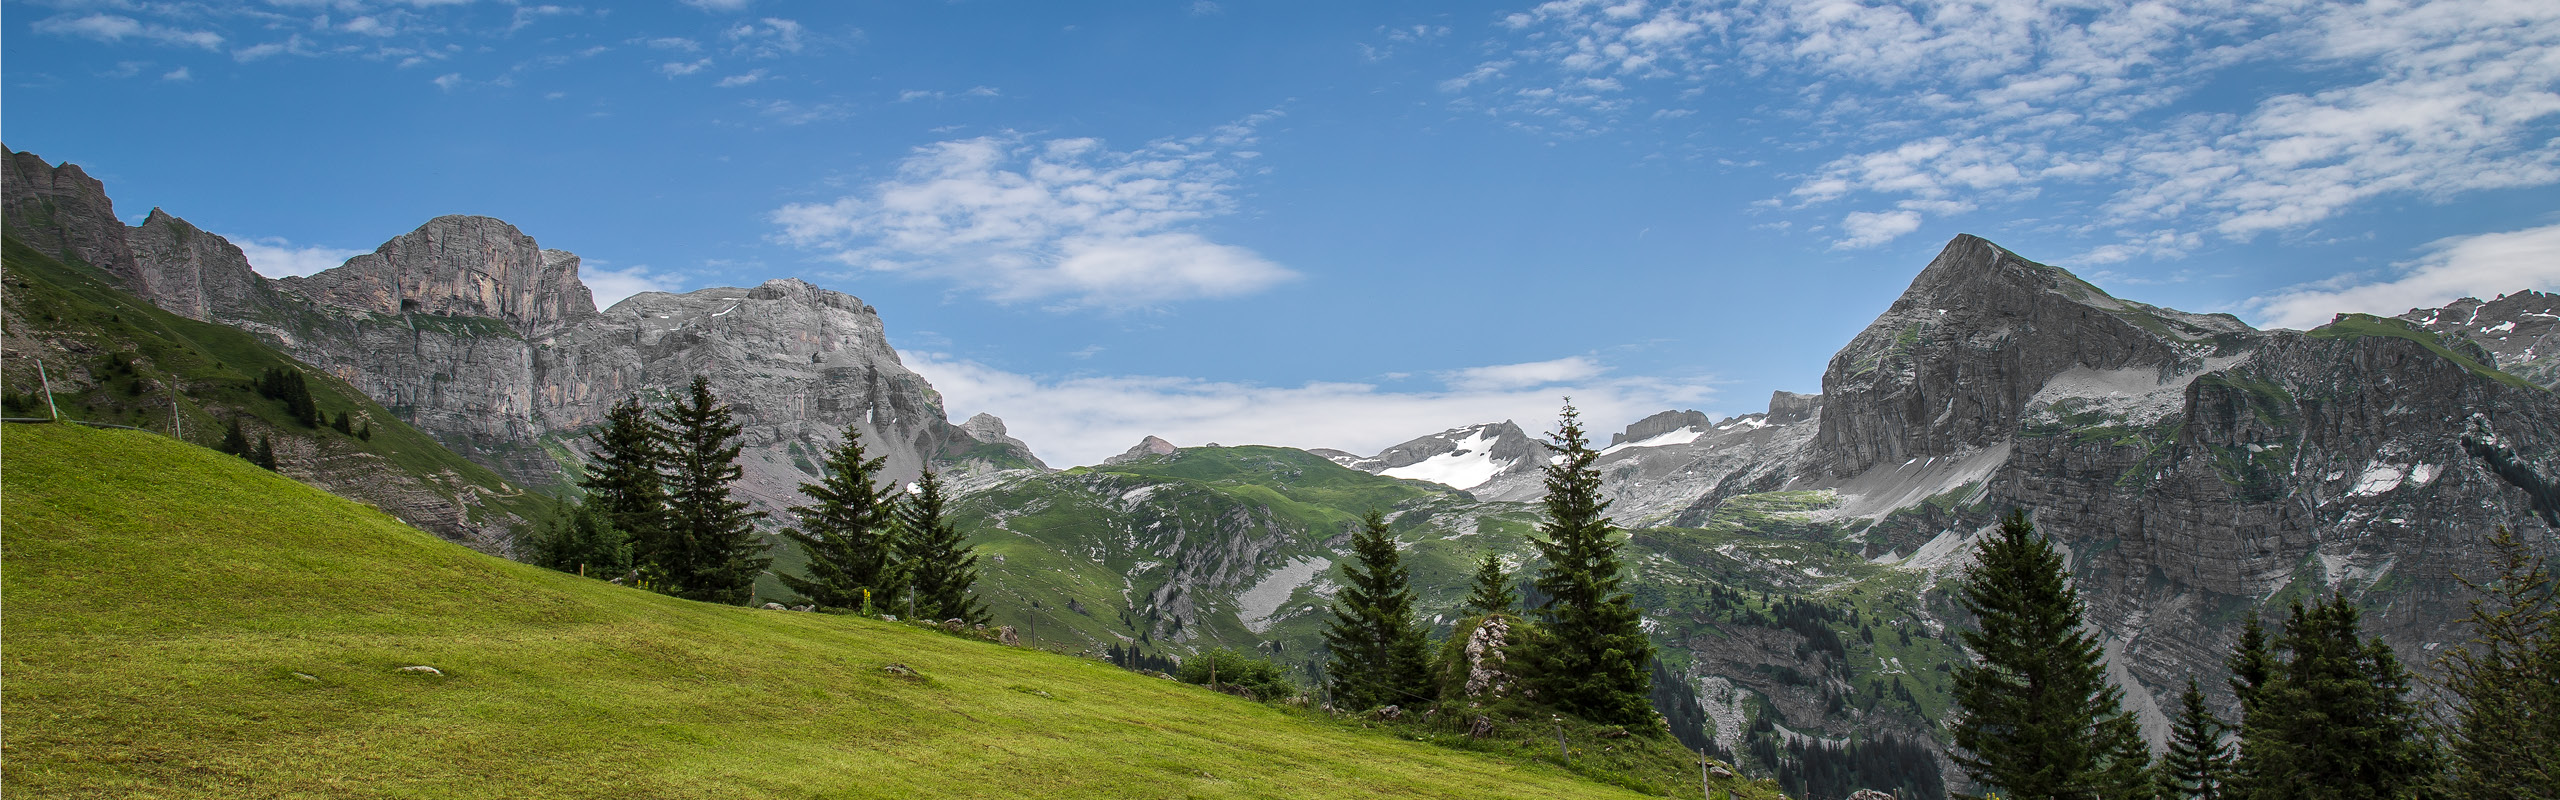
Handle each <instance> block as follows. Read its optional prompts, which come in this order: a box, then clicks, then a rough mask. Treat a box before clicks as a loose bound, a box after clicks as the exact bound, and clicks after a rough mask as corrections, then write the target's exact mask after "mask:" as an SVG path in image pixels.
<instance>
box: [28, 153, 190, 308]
mask: <svg viewBox="0 0 2560 800" xmlns="http://www.w3.org/2000/svg"><path fill="white" fill-rule="evenodd" d="M0 198H6V202H5V206H6V208H5V215H6V216H7V217H8V228H9V233H10V234H12V235H14V236H17V237H18V240H19V241H22V242H26V243H27V245H28V246H31V247H34V248H35V249H37V250H39V251H42V252H43V253H44V254H45V255H48V256H52V257H54V258H58V259H61V260H63V261H66V262H70V261H76V262H79V263H82V264H87V265H89V266H92V267H96V268H98V269H99V270H101V271H104V272H106V273H107V275H108V276H110V277H113V278H115V279H116V281H117V282H118V283H120V284H122V286H121V287H120V288H123V289H125V290H126V291H130V292H133V293H135V294H138V295H142V296H144V297H152V296H153V295H154V293H153V291H152V287H151V286H150V284H149V282H147V281H145V280H144V279H143V273H142V269H141V267H140V266H139V265H137V264H136V263H135V262H134V258H133V249H132V248H130V247H128V246H126V244H125V239H124V224H123V223H120V222H117V221H116V209H115V204H114V203H113V202H110V201H109V200H108V199H107V188H106V186H105V185H104V184H101V183H99V182H98V179H96V178H92V177H89V173H87V172H83V171H81V169H80V165H78V164H72V163H68V162H66V163H64V164H62V165H61V166H53V165H50V164H46V163H45V160H44V158H43V157H41V156H38V155H36V154H34V153H21V152H17V151H14V150H10V149H8V147H7V146H5V145H0Z"/></svg>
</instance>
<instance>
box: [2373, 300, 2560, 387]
mask: <svg viewBox="0 0 2560 800" xmlns="http://www.w3.org/2000/svg"><path fill="white" fill-rule="evenodd" d="M2399 318H2400V319H2404V320H2408V321H2410V322H2413V323H2416V324H2417V325H2418V327H2421V328H2425V329H2427V330H2429V331H2433V332H2435V333H2437V334H2440V335H2447V336H2457V337H2460V338H2461V339H2462V340H2464V341H2468V342H2471V343H2473V344H2476V345H2478V346H2479V347H2480V349H2481V350H2482V351H2485V352H2486V353H2487V354H2488V355H2489V356H2490V358H2492V359H2495V363H2494V364H2493V366H2496V367H2497V368H2498V369H2500V370H2503V371H2506V372H2510V373H2513V374H2515V376H2516V377H2519V378H2523V379H2525V380H2528V381H2532V382H2534V383H2537V384H2540V385H2541V386H2542V388H2545V389H2553V390H2560V295H2555V294H2548V293H2544V292H2535V291H2523V292H2517V293H2515V294H2511V295H2505V296H2502V297H2499V298H2498V299H2495V300H2490V301H2488V302H2481V301H2480V300H2479V299H2478V298H2471V297H2465V298H2462V299H2460V300H2456V301H2453V302H2452V303H2450V304H2448V305H2446V306H2445V307H2443V308H2413V309H2410V310H2409V313H2406V314H2402V315H2400V316H2399Z"/></svg>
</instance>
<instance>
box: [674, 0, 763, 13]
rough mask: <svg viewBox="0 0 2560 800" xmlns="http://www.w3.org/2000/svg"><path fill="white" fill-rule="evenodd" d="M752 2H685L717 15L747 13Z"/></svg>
mask: <svg viewBox="0 0 2560 800" xmlns="http://www.w3.org/2000/svg"><path fill="white" fill-rule="evenodd" d="M750 2H752V0H684V4H685V5H689V6H692V7H694V8H699V9H702V10H704V11H710V12H715V13H728V12H734V11H745V10H746V9H747V5H748V4H749V3H750Z"/></svg>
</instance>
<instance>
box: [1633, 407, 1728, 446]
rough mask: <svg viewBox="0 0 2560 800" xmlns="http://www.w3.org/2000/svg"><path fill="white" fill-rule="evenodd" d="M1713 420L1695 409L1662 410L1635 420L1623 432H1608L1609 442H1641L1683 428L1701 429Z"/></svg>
mask: <svg viewBox="0 0 2560 800" xmlns="http://www.w3.org/2000/svg"><path fill="white" fill-rule="evenodd" d="M1713 422H1714V420H1710V419H1707V415H1706V414H1704V413H1700V412H1697V411H1664V412H1661V413H1657V414H1654V415H1653V416H1650V417H1646V418H1644V419H1640V420H1636V422H1635V424H1633V425H1629V426H1627V429H1626V430H1625V431H1623V432H1620V433H1613V434H1609V443H1610V444H1613V445H1615V444H1625V443H1627V442H1641V441H1644V440H1646V439H1651V438H1653V437H1656V436H1661V435H1663V434H1666V433H1671V432H1673V431H1678V430H1684V429H1692V428H1695V429H1701V430H1703V429H1705V428H1706V427H1707V426H1708V425H1710V424H1712V423H1713Z"/></svg>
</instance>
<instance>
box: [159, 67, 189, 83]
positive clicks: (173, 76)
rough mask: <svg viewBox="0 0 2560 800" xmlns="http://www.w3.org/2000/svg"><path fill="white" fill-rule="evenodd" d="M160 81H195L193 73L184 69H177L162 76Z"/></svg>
mask: <svg viewBox="0 0 2560 800" xmlns="http://www.w3.org/2000/svg"><path fill="white" fill-rule="evenodd" d="M160 79H161V80H164V81H191V80H195V79H196V76H195V73H192V72H188V71H187V68H186V67H179V68H177V69H173V70H169V71H168V72H167V73H165V74H162V75H161V76H160Z"/></svg>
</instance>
